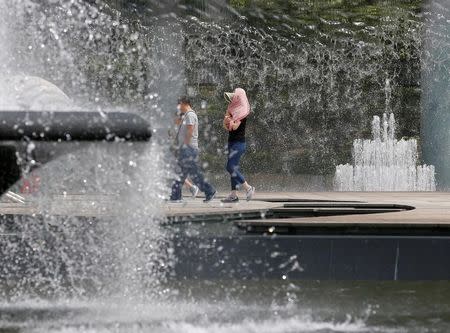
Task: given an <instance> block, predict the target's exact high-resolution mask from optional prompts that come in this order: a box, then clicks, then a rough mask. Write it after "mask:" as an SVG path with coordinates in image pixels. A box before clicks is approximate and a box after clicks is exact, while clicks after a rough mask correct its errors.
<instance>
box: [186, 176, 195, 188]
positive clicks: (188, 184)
mask: <svg viewBox="0 0 450 333" xmlns="http://www.w3.org/2000/svg"><path fill="white" fill-rule="evenodd" d="M184 185H185V186H186V187H187V188H191V187H192V186H194V184H192V183H191V182H190V181H189V179H188V178H186V180H185V181H184Z"/></svg>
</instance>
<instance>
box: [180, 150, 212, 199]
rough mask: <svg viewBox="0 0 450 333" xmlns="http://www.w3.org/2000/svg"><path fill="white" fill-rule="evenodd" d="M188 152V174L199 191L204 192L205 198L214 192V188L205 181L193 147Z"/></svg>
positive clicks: (196, 152)
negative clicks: (189, 156) (189, 155)
mask: <svg viewBox="0 0 450 333" xmlns="http://www.w3.org/2000/svg"><path fill="white" fill-rule="evenodd" d="M190 149H191V148H190ZM190 154H191V158H189V160H188V161H186V166H187V168H188V172H189V175H190V177H191V179H192V181H193V182H194V183H195V184H197V186H198V187H199V188H200V191H202V192H204V193H205V195H206V198H208V197H210V196H212V195H213V194H214V193H215V192H216V190H215V189H214V187H212V186H211V184H209V183H208V182H207V181H205V177H204V175H203V172H202V170H201V168H200V166H199V164H198V151H197V150H195V149H191V151H190Z"/></svg>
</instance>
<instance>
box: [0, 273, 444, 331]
mask: <svg viewBox="0 0 450 333" xmlns="http://www.w3.org/2000/svg"><path fill="white" fill-rule="evenodd" d="M165 288H166V289H165V293H166V296H165V297H164V300H158V299H152V300H148V301H145V302H142V301H139V302H137V301H134V300H133V299H127V300H124V299H108V300H95V301H75V300H64V301H42V300H39V301H34V300H29V301H20V302H16V303H4V304H2V305H1V306H0V332H258V333H261V332H448V331H450V283H449V282H446V281H445V282H444V281H442V282H319V281H296V282H290V281H283V282H278V281H265V282H257V281H254V282H250V281H246V282H243V281H220V282H218V281H215V282H207V281H194V282H192V281H190V282H178V283H173V284H171V285H166V286H165Z"/></svg>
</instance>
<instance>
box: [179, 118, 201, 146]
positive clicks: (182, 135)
mask: <svg viewBox="0 0 450 333" xmlns="http://www.w3.org/2000/svg"><path fill="white" fill-rule="evenodd" d="M187 125H194V131H193V132H192V138H191V142H190V143H189V145H190V146H191V147H194V148H196V149H198V118H197V114H196V113H195V111H194V110H191V111H188V112H186V113H185V114H184V115H183V116H182V123H181V125H180V131H179V133H178V146H180V147H181V146H182V145H183V144H184V138H185V137H186V132H187Z"/></svg>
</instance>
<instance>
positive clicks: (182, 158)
mask: <svg viewBox="0 0 450 333" xmlns="http://www.w3.org/2000/svg"><path fill="white" fill-rule="evenodd" d="M183 149H184V148H181V149H180V152H179V157H178V165H177V170H176V171H177V174H178V175H179V177H180V178H179V179H176V180H174V182H173V184H172V193H171V195H170V200H171V201H177V200H181V199H182V193H181V190H182V187H183V184H184V181H185V180H186V178H187V176H188V175H189V169H188V165H187V162H186V159H187V155H186V151H183Z"/></svg>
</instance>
